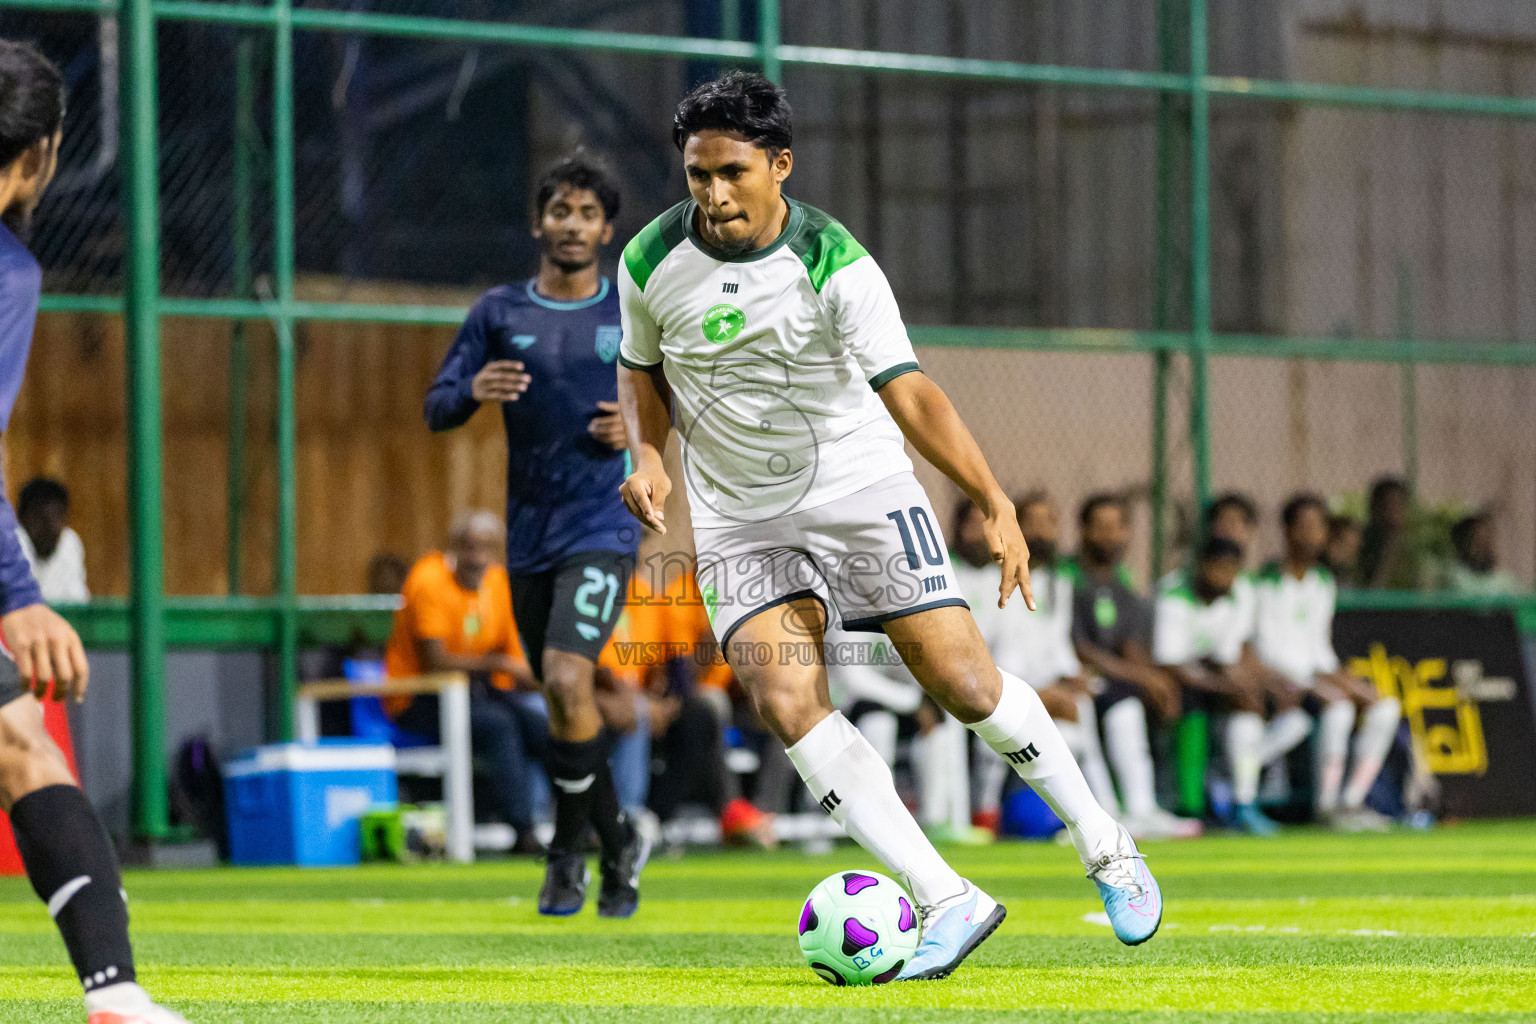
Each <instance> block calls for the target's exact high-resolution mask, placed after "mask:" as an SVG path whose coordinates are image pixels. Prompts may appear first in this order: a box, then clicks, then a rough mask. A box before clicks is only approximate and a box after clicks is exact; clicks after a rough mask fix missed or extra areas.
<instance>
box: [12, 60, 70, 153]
mask: <svg viewBox="0 0 1536 1024" xmlns="http://www.w3.org/2000/svg"><path fill="white" fill-rule="evenodd" d="M63 123H64V76H63V75H61V74H60V73H59V69H58V66H57V65H55V64H54V63H53V61H51V60H49V59H48V58H47V57H44V56H43V55H42V54H41V53H39V52H37V50H36V49H35V48H34V47H32V46H30V45H29V44H27V43H17V42H12V41H11V40H9V39H0V167H9V166H10V165H11V163H12V162H13V161H14V160H15V159H16V158H17V157H19V156H21V154H23V153H25V152H26V151H27V149H28V148H29V147H31V146H33V145H35V144H36V143H37V142H38V141H40V140H42V139H47V138H51V137H52V136H53V133H54V132H56V131H58V130H59V126H60V125H62V124H63Z"/></svg>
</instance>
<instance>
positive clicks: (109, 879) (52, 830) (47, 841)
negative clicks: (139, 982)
mask: <svg viewBox="0 0 1536 1024" xmlns="http://www.w3.org/2000/svg"><path fill="white" fill-rule="evenodd" d="M11 828H12V831H14V832H15V833H16V847H17V849H19V850H20V851H21V860H22V863H24V864H25V865H26V867H27V878H28V880H30V881H31V883H32V889H33V890H34V891H35V892H36V893H37V895H38V898H39V899H41V900H42V901H43V902H44V903H46V904H48V913H49V914H50V915H51V916H52V917H53V921H54V924H56V925H58V928H59V934H60V935H62V936H63V937H64V945H65V947H66V948H67V949H68V950H69V958H70V959H71V960H72V961H74V964H75V973H76V974H78V975H79V976H80V983H81V984H82V985H84V986H85V989H86V991H87V992H89V991H90V990H91V989H94V988H99V987H102V986H105V985H115V984H118V983H119V982H126V981H133V980H135V975H134V971H133V947H132V946H131V945H130V944H129V942H128V898H127V895H126V894H125V893H124V892H123V877H122V872H121V871H120V870H119V868H118V865H117V854H116V852H115V851H114V850H113V849H112V841H111V839H109V838H108V836H107V830H106V829H105V828H103V827H102V824H101V819H99V818H97V817H96V811H95V810H94V809H93V808H92V807H91V804H90V801H88V800H86V798H85V794H84V793H82V792H80V790H79V789H77V788H76V787H74V786H65V785H58V786H45V787H43V788H42V789H39V790H35V791H34V792H31V793H28V794H27V795H26V796H24V797H22V798H21V799H20V800H17V801H16V803H15V805H14V806H12V808H11Z"/></svg>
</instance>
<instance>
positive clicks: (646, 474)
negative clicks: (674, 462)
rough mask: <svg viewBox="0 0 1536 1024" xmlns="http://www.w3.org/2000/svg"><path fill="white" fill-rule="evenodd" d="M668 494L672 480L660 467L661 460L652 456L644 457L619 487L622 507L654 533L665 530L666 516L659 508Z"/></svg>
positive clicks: (670, 490) (662, 506) (663, 506)
mask: <svg viewBox="0 0 1536 1024" xmlns="http://www.w3.org/2000/svg"><path fill="white" fill-rule="evenodd" d="M671 493H672V480H671V478H670V477H668V476H667V471H666V470H665V469H663V468H662V466H661V459H660V458H659V457H658V456H655V455H652V456H651V457H650V458H648V459H645V460H644V461H643V462H642V464H641V465H640V467H639V468H638V469H636V470H635V471H634V472H633V473H631V474H630V475H629V476H628V477H626V478H625V480H624V483H623V484H621V485H620V486H619V495H620V497H622V498H623V499H624V507H625V508H627V509H629V511H630V512H631V513H632V514H633V515H634V517H635V518H636V519H638V520H640V521H641V522H642V523H644V524H645V525H646V526H649V527H650V528H651V529H653V530H655V531H656V532H657V533H666V532H667V524H666V515H665V513H664V512H663V511H662V509H663V508H665V506H666V504H667V495H668V494H671Z"/></svg>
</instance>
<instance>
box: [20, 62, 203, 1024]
mask: <svg viewBox="0 0 1536 1024" xmlns="http://www.w3.org/2000/svg"><path fill="white" fill-rule="evenodd" d="M63 123H64V79H63V77H62V76H61V75H60V74H59V69H58V68H57V67H55V66H54V64H53V63H52V62H51V61H49V60H48V59H47V58H46V57H44V56H42V54H40V53H38V52H37V51H36V50H34V49H33V48H32V47H30V46H27V45H25V44H22V43H13V42H9V41H6V40H0V431H3V430H4V429H5V428H6V426H8V425H9V423H10V419H11V410H12V409H13V408H14V407H15V405H16V393H17V391H18V390H20V388H21V378H22V374H23V373H24V372H25V370H26V368H27V353H28V351H29V350H30V349H31V347H32V327H33V324H34V323H35V322H36V320H37V300H38V294H39V292H40V291H41V289H42V270H41V268H39V267H38V265H37V260H36V259H34V258H33V256H32V254H31V253H30V252H28V251H27V247H26V245H25V244H23V241H22V240H23V239H24V238H26V236H27V228H28V226H29V222H30V220H31V217H32V212H33V210H35V209H36V208H37V204H38V201H39V200H40V199H41V198H42V196H43V192H44V190H46V189H47V188H48V183H49V182H50V181H51V180H52V179H53V172H54V170H55V169H56V168H57V167H58V158H59V142H60V141H61V139H62V132H61V126H62V125H63ZM0 632H3V634H4V638H3V639H4V643H3V645H0V809H3V810H4V811H5V812H6V813H7V814H9V815H10V816H11V829H12V830H13V831H14V832H15V835H16V846H17V848H18V849H19V850H20V851H21V859H22V862H23V864H24V865H25V866H26V869H27V878H28V879H29V880H30V881H31V882H32V888H33V890H34V891H36V893H37V895H38V897H39V898H41V899H42V900H43V902H44V903H46V904H48V914H49V916H50V917H52V918H53V921H54V924H55V925H57V926H58V929H59V934H60V935H61V936H63V938H64V946H65V948H66V949H68V950H69V958H70V960H71V961H73V962H74V965H75V973H76V974H77V975H78V977H79V978H80V983H81V984H82V985H83V986H84V987H85V1011H86V1014H87V1016H88V1018H89V1021H90V1024H186V1021H185V1020H184V1019H183V1018H182V1017H181V1016H180V1015H178V1014H176V1013H173V1012H172V1011H170V1010H167V1009H165V1008H163V1007H160V1006H156V1005H155V1004H154V1003H153V1002H151V1001H150V998H149V996H148V995H146V994H145V992H144V990H143V989H142V988H140V987H139V985H138V981H137V979H136V976H135V974H134V964H133V948H132V946H131V945H130V944H129V942H128V905H127V901H128V897H127V894H126V893H124V892H123V888H122V886H123V881H122V874H121V872H120V871H119V870H118V864H117V853H116V851H114V850H113V849H112V841H111V839H110V838H108V836H107V830H106V829H105V828H103V827H102V825H101V821H100V819H98V818H97V817H96V812H95V811H94V810H93V809H92V808H91V804H90V802H89V801H88V800H86V798H85V794H84V793H82V792H81V791H80V788H79V786H77V785H76V784H75V779H74V776H73V775H71V774H70V771H69V764H68V763H67V762H66V761H65V759H64V755H63V753H61V752H60V750H59V748H58V747H57V746H56V745H55V744H54V742H53V740H52V739H51V738H49V736H48V731H47V729H45V728H44V727H43V709H42V706H41V705H40V704H39V703H38V701H39V700H40V699H41V698H44V697H45V696H46V695H47V694H48V690H49V687H50V685H51V686H52V689H53V699H54V700H64V699H66V698H69V699H73V700H81V699H83V698H84V697H85V688H86V683H87V682H88V680H89V677H90V668H89V666H88V665H87V664H86V660H85V650H84V648H82V647H81V645H80V637H79V636H78V635H76V633H75V631H74V630H73V629H72V628H71V627H70V625H69V623H67V622H65V621H64V620H63V619H62V618H60V617H59V616H58V615H57V614H55V613H54V612H53V611H51V610H50V609H49V608H48V607H47V606H46V605H45V604H43V595H42V593H41V592H40V591H39V590H38V587H37V581H36V580H35V579H33V577H32V570H31V568H30V567H29V566H28V564H27V556H26V554H25V553H24V552H23V551H22V549H21V541H20V540H19V539H18V538H17V535H16V514H15V512H14V511H12V509H11V504H10V502H9V501H7V500H6V498H5V488H4V486H3V485H0Z"/></svg>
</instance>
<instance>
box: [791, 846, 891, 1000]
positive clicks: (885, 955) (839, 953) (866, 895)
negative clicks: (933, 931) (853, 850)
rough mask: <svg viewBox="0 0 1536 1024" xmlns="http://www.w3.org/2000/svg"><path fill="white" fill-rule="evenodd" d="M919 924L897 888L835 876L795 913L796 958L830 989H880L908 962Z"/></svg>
mask: <svg viewBox="0 0 1536 1024" xmlns="http://www.w3.org/2000/svg"><path fill="white" fill-rule="evenodd" d="M918 924H919V922H918V916H917V910H916V908H915V907H914V906H913V904H912V897H911V896H909V895H908V894H907V891H906V890H905V889H903V888H902V887H901V886H900V885H898V884H896V882H894V881H892V880H891V879H889V878H887V877H886V876H884V875H880V874H876V873H875V872H873V871H840V872H838V873H837V874H835V875H833V876H831V877H830V878H827V879H825V880H823V881H822V883H821V884H820V885H818V886H816V888H814V889H812V890H811V895H810V898H809V899H807V900H806V901H805V905H804V906H803V907H801V908H800V952H802V953H804V954H805V962H806V963H808V964H810V965H811V970H813V971H815V972H816V973H817V974H819V975H820V976H821V978H822V980H823V981H826V982H830V983H831V984H833V985H883V984H885V983H886V982H888V981H894V980H895V979H896V976H897V975H898V974H900V973H901V969H902V968H903V967H905V966H906V965H907V963H908V961H910V960H911V959H912V954H913V952H914V951H915V950H916V949H917V937H918V932H919V928H918Z"/></svg>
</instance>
